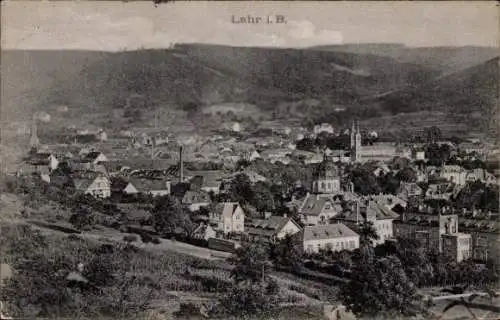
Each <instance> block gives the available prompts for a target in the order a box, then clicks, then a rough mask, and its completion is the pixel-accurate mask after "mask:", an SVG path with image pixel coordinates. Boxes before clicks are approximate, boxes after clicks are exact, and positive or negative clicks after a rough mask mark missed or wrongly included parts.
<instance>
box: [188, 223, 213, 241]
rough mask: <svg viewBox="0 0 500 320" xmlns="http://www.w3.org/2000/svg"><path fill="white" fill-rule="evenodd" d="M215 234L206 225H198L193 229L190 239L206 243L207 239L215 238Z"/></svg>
mask: <svg viewBox="0 0 500 320" xmlns="http://www.w3.org/2000/svg"><path fill="white" fill-rule="evenodd" d="M216 236H217V233H216V232H215V230H214V229H213V228H212V227H211V226H210V225H208V224H205V223H200V225H199V226H198V227H197V228H196V229H194V231H193V234H192V238H193V239H197V240H204V241H208V239H211V238H215V237H216Z"/></svg>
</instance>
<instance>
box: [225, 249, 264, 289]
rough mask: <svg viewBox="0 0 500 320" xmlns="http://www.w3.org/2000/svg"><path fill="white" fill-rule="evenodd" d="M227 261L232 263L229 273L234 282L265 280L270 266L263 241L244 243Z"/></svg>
mask: <svg viewBox="0 0 500 320" xmlns="http://www.w3.org/2000/svg"><path fill="white" fill-rule="evenodd" d="M229 261H230V262H231V264H233V265H234V269H233V270H232V271H231V275H232V277H233V279H234V280H235V281H236V282H245V281H250V282H262V281H265V280H266V277H268V272H269V271H270V268H271V266H272V264H271V262H270V261H269V251H268V248H267V245H265V244H264V243H251V244H250V243H248V244H244V245H243V246H242V247H240V248H238V250H236V253H235V254H234V255H233V256H231V258H230V259H229Z"/></svg>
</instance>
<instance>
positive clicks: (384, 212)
mask: <svg viewBox="0 0 500 320" xmlns="http://www.w3.org/2000/svg"><path fill="white" fill-rule="evenodd" d="M366 210H367V213H370V212H369V211H371V214H374V215H375V217H376V218H377V220H385V219H396V218H397V217H399V215H398V214H397V213H396V212H394V211H392V210H391V209H389V208H387V207H386V206H383V205H380V204H378V203H376V202H374V201H370V202H369V203H368V207H367V208H366Z"/></svg>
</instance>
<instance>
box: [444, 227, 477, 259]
mask: <svg viewBox="0 0 500 320" xmlns="http://www.w3.org/2000/svg"><path fill="white" fill-rule="evenodd" d="M441 237H442V238H443V240H442V242H443V253H444V254H445V255H446V256H448V257H449V258H451V259H453V260H454V261H456V262H461V261H463V260H467V259H469V258H471V257H472V252H473V251H472V236H471V235H470V234H466V233H461V232H456V233H446V234H443V235H442V236H441Z"/></svg>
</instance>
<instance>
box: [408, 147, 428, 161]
mask: <svg viewBox="0 0 500 320" xmlns="http://www.w3.org/2000/svg"><path fill="white" fill-rule="evenodd" d="M411 158H412V159H413V160H414V161H419V160H420V161H426V160H427V158H426V157H425V150H423V149H420V148H414V149H412V153H411Z"/></svg>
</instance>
